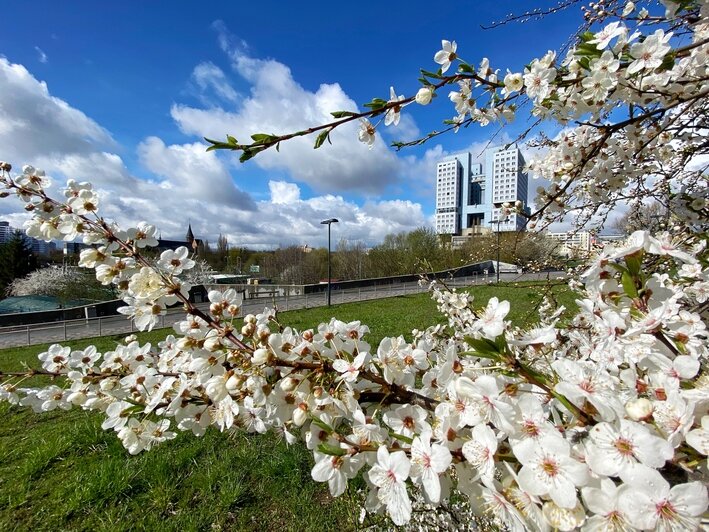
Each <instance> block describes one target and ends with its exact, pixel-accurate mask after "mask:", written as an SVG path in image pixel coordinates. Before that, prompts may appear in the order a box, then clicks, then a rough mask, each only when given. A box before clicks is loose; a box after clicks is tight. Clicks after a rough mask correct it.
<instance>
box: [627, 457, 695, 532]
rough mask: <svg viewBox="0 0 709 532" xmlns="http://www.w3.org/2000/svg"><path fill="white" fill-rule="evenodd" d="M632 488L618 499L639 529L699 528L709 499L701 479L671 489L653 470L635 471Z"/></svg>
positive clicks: (628, 516)
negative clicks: (700, 518) (700, 519)
mask: <svg viewBox="0 0 709 532" xmlns="http://www.w3.org/2000/svg"><path fill="white" fill-rule="evenodd" d="M631 485H632V487H633V489H632V490H628V493H626V494H625V496H624V497H623V498H622V499H620V508H621V510H622V512H623V513H624V514H625V516H627V519H628V521H629V522H630V524H631V525H633V526H634V527H636V528H640V529H642V530H672V531H674V530H678V531H679V530H698V529H699V517H700V516H701V515H702V514H703V513H704V512H705V511H706V509H707V504H709V499H708V498H707V488H706V486H704V485H703V484H702V483H701V482H690V483H688V484H678V485H676V486H673V487H671V488H670V484H669V482H667V481H666V480H665V479H664V478H662V475H661V474H660V473H658V472H657V471H655V470H654V469H647V470H644V471H642V472H638V474H636V476H635V478H634V479H633V482H632V484H631Z"/></svg>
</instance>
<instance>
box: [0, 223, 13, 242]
mask: <svg viewBox="0 0 709 532" xmlns="http://www.w3.org/2000/svg"><path fill="white" fill-rule="evenodd" d="M14 232H15V229H14V228H13V227H11V226H10V222H0V244H4V243H5V242H7V241H8V240H10V239H11V238H12V235H13V233H14Z"/></svg>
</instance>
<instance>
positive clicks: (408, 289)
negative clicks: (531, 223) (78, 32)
mask: <svg viewBox="0 0 709 532" xmlns="http://www.w3.org/2000/svg"><path fill="white" fill-rule="evenodd" d="M559 275H561V272H553V273H551V274H547V273H544V274H522V275H517V274H504V273H503V274H502V275H501V279H502V280H504V281H518V280H519V281H522V280H524V281H527V280H536V279H547V278H548V277H549V278H552V279H553V278H556V277H558V276H559ZM492 281H494V276H488V277H483V276H477V277H464V278H459V279H454V280H453V281H452V282H449V281H447V282H446V284H448V285H449V286H455V287H462V286H471V285H474V284H487V283H490V282H492ZM425 291H426V290H425V289H423V288H421V287H419V286H418V284H417V283H399V284H393V285H385V286H378V287H367V288H361V289H357V288H355V289H347V290H333V292H332V296H331V299H332V304H333V305H337V304H340V303H351V302H355V301H365V300H369V299H380V298H385V297H395V296H401V295H406V294H413V293H419V292H425ZM326 297H327V296H326V293H324V292H323V293H322V294H309V295H307V296H288V297H276V298H259V299H246V300H244V302H243V304H242V307H241V308H242V315H245V314H256V313H258V312H261V311H263V309H264V307H272V306H274V304H275V305H277V306H278V308H279V309H280V310H282V311H286V310H296V309H307V308H313V307H322V306H325V305H326V303H327V299H326ZM197 306H198V307H199V308H201V309H203V310H205V309H208V308H209V304H208V303H202V304H198V305H197ZM184 316H185V314H184V311H182V310H177V309H176V310H173V311H170V312H168V313H167V314H166V315H164V316H161V317H160V322H159V323H158V326H157V327H171V326H172V325H173V324H174V323H176V322H178V321H180V320H182V319H184ZM134 331H136V329H135V328H134V326H133V322H132V321H131V320H128V319H126V318H125V317H124V316H108V317H103V318H92V319H88V320H72V321H59V322H53V323H44V324H35V325H26V326H25V325H23V326H17V327H2V328H0V348H6V347H17V346H22V345H35V344H42V343H48V342H62V341H65V340H74V339H78V338H91V337H96V336H112V335H118V334H121V335H123V334H125V335H127V334H130V333H131V332H134Z"/></svg>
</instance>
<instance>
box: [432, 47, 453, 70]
mask: <svg viewBox="0 0 709 532" xmlns="http://www.w3.org/2000/svg"><path fill="white" fill-rule="evenodd" d="M457 49H458V45H457V44H456V43H455V41H453V42H450V41H446V40H443V41H441V50H440V51H438V52H436V55H434V56H433V60H434V61H435V62H436V63H438V64H439V65H441V72H442V73H445V72H446V71H447V70H448V69H449V68H450V66H451V63H452V62H453V61H455V60H456V58H457V57H458V56H457V55H455V51H456V50H457Z"/></svg>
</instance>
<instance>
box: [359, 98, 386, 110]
mask: <svg viewBox="0 0 709 532" xmlns="http://www.w3.org/2000/svg"><path fill="white" fill-rule="evenodd" d="M386 104H387V102H386V100H382V99H381V98H374V99H373V100H372V101H371V102H369V103H365V104H364V106H365V107H369V108H370V109H381V108H382V107H384V106H385V105H386Z"/></svg>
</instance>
